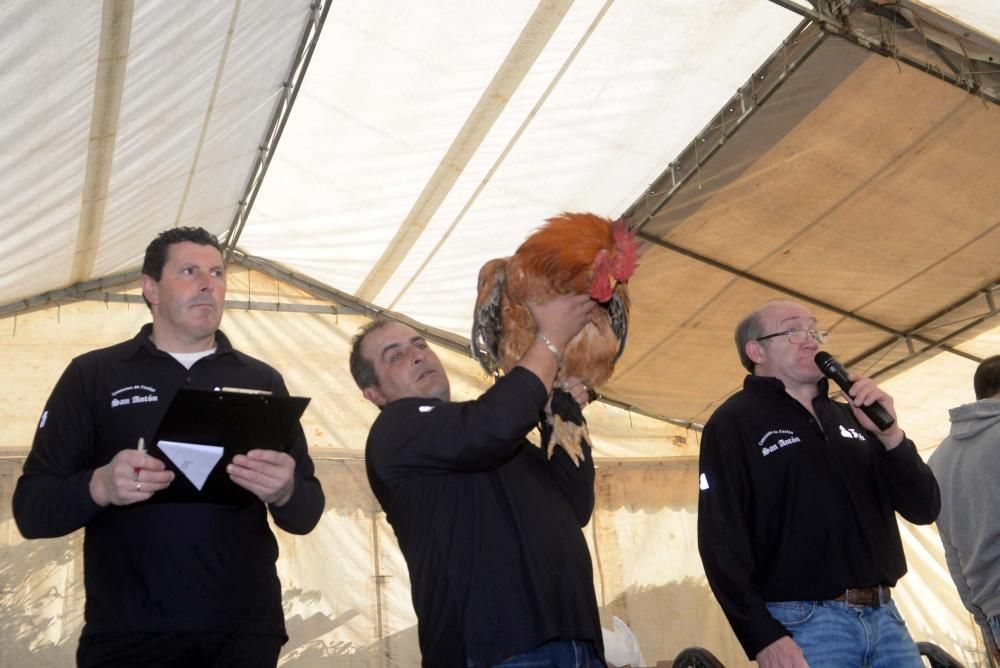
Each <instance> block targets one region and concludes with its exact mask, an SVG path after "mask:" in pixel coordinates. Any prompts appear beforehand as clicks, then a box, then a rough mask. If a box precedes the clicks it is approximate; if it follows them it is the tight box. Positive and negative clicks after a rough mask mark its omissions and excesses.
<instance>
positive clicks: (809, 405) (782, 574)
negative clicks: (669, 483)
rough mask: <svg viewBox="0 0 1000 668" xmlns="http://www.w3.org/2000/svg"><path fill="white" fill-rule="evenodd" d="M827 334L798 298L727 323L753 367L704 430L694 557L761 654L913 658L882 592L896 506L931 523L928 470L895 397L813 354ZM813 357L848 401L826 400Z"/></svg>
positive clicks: (897, 566) (782, 662) (744, 639)
mask: <svg viewBox="0 0 1000 668" xmlns="http://www.w3.org/2000/svg"><path fill="white" fill-rule="evenodd" d="M825 339H826V332H824V331H822V330H817V329H816V319H815V318H813V316H812V315H811V314H810V312H809V311H808V310H807V309H806V308H805V307H803V306H801V305H799V304H796V303H792V302H785V301H774V302H768V303H766V304H764V305H762V306H760V307H759V308H757V309H756V310H755V311H753V312H752V313H751V314H750V315H748V316H747V317H746V318H744V320H743V321H742V322H741V323H740V324H739V326H738V327H737V328H736V346H737V351H738V352H739V356H740V360H741V362H742V363H743V366H744V367H745V368H746V369H747V370H748V371H749V372H750V375H749V376H747V377H746V379H745V380H744V383H743V389H742V390H741V391H740V392H737V393H736V394H734V395H733V396H732V397H730V398H729V399H728V400H726V402H725V403H723V404H722V405H721V406H720V407H719V408H718V409H717V410H716V411H715V413H714V414H713V415H712V417H711V418H710V419H709V421H708V423H707V424H706V425H705V430H704V433H703V436H702V443H701V459H700V474H701V475H700V477H699V487H700V493H699V503H698V547H699V551H700V552H701V558H702V563H703V564H704V566H705V573H706V575H707V576H708V582H709V584H710V585H711V587H712V591H713V592H714V593H715V596H716V598H717V599H718V600H719V604H720V605H721V606H722V609H723V612H725V614H726V617H727V619H728V620H729V623H730V625H731V626H732V628H733V631H734V632H735V633H736V636H737V638H738V639H739V641H740V643H741V644H742V645H743V648H744V650H745V651H746V653H747V656H748V657H749V658H751V659H756V660H757V661H758V663H759V664H760V665H761V666H764V667H769V666H811V667H812V668H817V666H831V667H833V666H836V667H837V668H843V667H845V666H862V665H880V666H914V667H916V666H922V665H923V663H922V662H921V659H920V656H919V653H918V650H917V647H916V645H915V643H914V642H913V639H912V638H911V637H910V635H909V633H908V632H907V630H906V626H905V624H904V622H903V620H902V618H901V617H900V615H899V612H898V610H897V609H896V606H895V604H894V603H893V602H892V593H891V587H892V586H893V585H895V584H896V581H897V580H898V579H899V578H900V577H901V576H902V575H903V574H904V573H905V572H906V560H905V558H904V556H903V546H902V543H901V541H900V537H899V529H898V527H897V525H896V517H895V513H897V512H898V513H899V514H900V515H902V516H903V517H904V518H906V519H907V520H909V521H910V522H913V523H915V524H930V523H931V522H933V521H934V520H935V518H936V517H937V514H938V511H939V510H940V507H941V500H940V493H939V491H938V486H937V482H936V481H935V479H934V475H933V474H932V473H931V471H930V469H929V468H928V467H927V465H926V464H925V463H924V462H923V460H922V459H921V458H920V455H919V454H917V451H916V448H915V447H914V445H913V442H912V441H910V440H909V439H908V438H906V435H905V434H904V433H903V430H902V429H901V428H900V427H899V425H898V424H897V423H896V421H895V411H894V408H893V403H892V397H890V396H889V395H888V394H886V393H885V392H884V391H882V390H881V389H879V387H878V386H877V385H875V383H874V381H872V380H871V379H870V378H865V377H863V376H860V375H857V374H850V375H849V376H848V375H847V372H846V371H844V370H843V367H841V366H840V365H839V363H837V362H836V360H834V359H832V358H829V356H825V354H821V355H820V358H819V359H818V360H817V359H816V358H817V353H819V352H820V351H819V348H820V344H821V343H823V341H824V340H825ZM817 362H819V363H820V364H822V366H823V367H824V370H825V372H826V373H827V374H828V375H829V376H830V377H831V378H833V379H835V380H838V382H840V383H841V384H842V385H843V386H846V387H847V388H848V389H846V390H845V394H846V397H845V398H846V399H847V400H849V402H850V403H849V404H847V403H840V402H837V401H833V400H832V399H830V397H829V396H828V393H829V387H828V382H827V379H826V378H824V377H823V373H824V372H823V371H821V370H820V368H819V366H817ZM871 416H874V418H875V419H874V420H873V418H872V417H871Z"/></svg>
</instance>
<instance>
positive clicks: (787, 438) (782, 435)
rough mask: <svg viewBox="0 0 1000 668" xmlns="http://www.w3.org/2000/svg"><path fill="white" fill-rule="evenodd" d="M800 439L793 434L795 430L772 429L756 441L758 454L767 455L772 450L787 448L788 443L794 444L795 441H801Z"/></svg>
mask: <svg viewBox="0 0 1000 668" xmlns="http://www.w3.org/2000/svg"><path fill="white" fill-rule="evenodd" d="M801 442H802V439H801V438H799V437H798V436H796V435H795V432H794V431H792V430H791V429H772V430H771V431H769V432H767V433H766V434H764V435H763V436H761V438H760V440H759V441H757V445H759V446H760V454H762V455H763V456H765V457H767V456H768V455H769V454H771V453H772V452H776V451H777V450H780V449H781V448H787V447H788V446H789V445H795V444H796V443H801Z"/></svg>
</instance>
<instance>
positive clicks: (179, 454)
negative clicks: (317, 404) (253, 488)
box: [150, 388, 309, 505]
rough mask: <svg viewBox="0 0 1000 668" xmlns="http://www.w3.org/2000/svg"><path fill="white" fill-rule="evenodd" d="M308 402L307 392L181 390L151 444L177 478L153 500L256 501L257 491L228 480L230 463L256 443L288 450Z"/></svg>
mask: <svg viewBox="0 0 1000 668" xmlns="http://www.w3.org/2000/svg"><path fill="white" fill-rule="evenodd" d="M308 403H309V398H308V397H289V396H275V395H271V394H269V393H264V392H257V391H244V390H238V389H234V388H225V389H224V390H214V391H213V390H193V389H188V388H184V389H181V390H179V391H178V392H177V394H176V395H175V396H174V398H173V400H172V401H171V402H170V405H169V406H168V407H167V412H166V414H165V415H164V416H163V419H162V420H161V421H160V426H159V427H158V428H157V432H156V437H155V438H154V439H153V445H152V447H151V448H150V454H151V455H153V456H155V457H156V458H158V459H160V460H161V461H163V463H164V464H166V466H167V468H168V469H170V470H172V471H173V472H174V474H175V476H174V480H173V482H171V483H170V486H169V487H167V488H166V489H164V490H161V491H159V492H157V493H156V494H154V495H153V496H152V498H151V499H150V501H151V502H153V503H156V502H202V503H220V504H228V505H242V504H244V503H249V502H252V501H253V500H254V499H255V498H256V497H255V496H254V495H253V494H252V493H251V492H249V491H247V490H245V489H243V488H242V487H240V486H238V485H236V484H235V483H234V482H233V481H232V480H230V478H229V475H228V473H226V465H228V464H229V462H231V461H232V459H233V457H234V456H236V455H237V454H245V453H247V452H248V451H250V450H253V449H257V448H266V449H270V450H281V451H283V450H286V449H287V448H288V445H289V444H290V443H291V442H292V440H293V439H295V437H296V436H297V430H298V429H299V417H300V416H301V415H302V412H303V411H304V410H305V408H306V406H307V405H308Z"/></svg>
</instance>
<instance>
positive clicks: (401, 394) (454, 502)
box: [351, 295, 604, 667]
mask: <svg viewBox="0 0 1000 668" xmlns="http://www.w3.org/2000/svg"><path fill="white" fill-rule="evenodd" d="M594 305H595V302H594V301H592V300H591V299H590V297H589V296H587V295H562V296H558V297H554V298H552V299H550V300H548V301H546V302H545V303H540V304H531V305H530V306H529V308H530V311H531V315H532V317H533V318H534V321H535V324H536V325H537V337H536V339H535V341H534V343H533V344H532V345H531V346H530V347H529V348H528V349H527V351H526V352H525V353H524V354H523V356H522V357H521V359H520V361H519V363H518V364H517V365H516V366H515V367H514V368H513V369H511V370H510V372H509V373H507V374H506V375H504V376H503V377H501V378H500V379H499V380H497V382H496V384H495V385H494V386H493V387H491V388H490V389H488V390H487V391H486V392H485V393H483V395H482V396H480V397H479V398H478V399H476V400H474V401H466V402H452V401H450V387H449V383H448V377H447V374H446V372H445V370H444V368H443V366H442V365H441V362H440V361H439V360H438V358H437V356H436V355H435V354H434V352H433V351H432V350H431V349H430V347H429V346H428V344H427V341H426V340H424V338H423V337H422V336H421V335H420V334H418V333H417V332H416V331H415V330H413V329H412V328H410V327H408V326H406V325H404V324H401V323H397V322H390V321H374V322H372V323H370V324H369V325H368V326H366V327H365V328H363V329H362V331H361V332H360V333H359V334H358V335H357V336H356V337H355V338H354V341H353V348H352V351H351V373H352V375H353V376H354V379H355V381H356V382H357V383H358V386H359V387H360V388H361V390H362V393H363V394H364V396H365V397H366V398H367V399H368V400H370V401H371V402H372V403H374V404H376V405H377V406H379V408H380V409H381V414H380V415H379V417H378V419H376V421H375V423H374V425H372V429H371V432H370V433H369V436H368V444H367V448H366V451H365V458H366V465H367V470H368V480H369V482H370V484H371V486H372V490H373V491H374V492H375V496H376V497H377V498H378V500H379V502H380V503H381V504H382V507H383V508H384V509H385V512H386V517H387V519H388V521H389V523H390V524H391V525H392V527H393V530H394V531H395V533H396V537H397V539H398V540H399V545H400V547H401V549H402V551H403V556H404V557H405V558H406V563H407V566H408V568H409V572H410V581H411V586H412V596H413V604H414V608H415V609H416V612H417V619H418V635H419V639H420V649H421V653H422V655H423V665H425V666H435V667H438V666H458V667H467V666H477V667H478V666H493V665H495V664H498V663H501V662H507V661H510V660H512V659H517V660H522V659H524V660H528V659H531V660H536V661H539V662H540V663H536V664H531V665H552V666H573V667H576V666H581V667H582V666H604V661H603V659H602V655H603V648H602V643H601V628H600V620H599V616H598V611H597V600H596V596H595V594H594V584H593V571H592V566H591V561H590V554H589V551H588V549H587V544H586V541H585V540H584V537H583V533H582V531H581V527H583V526H585V525H586V524H587V523H588V522H589V521H590V515H591V512H592V511H593V507H594V466H593V459H592V457H591V454H590V447H589V445H587V444H586V443H583V444H582V447H583V450H584V461H583V462H582V463H581V464H580V465H579V467H578V466H576V465H575V464H574V463H573V461H572V460H571V458H570V457H569V456H568V455H567V453H566V452H565V451H564V450H561V449H559V450H556V451H555V452H554V454H553V456H552V458H551V459H549V458H548V457H547V456H546V454H545V451H543V450H541V449H540V448H537V447H535V446H534V445H532V444H531V443H529V442H528V441H527V440H526V439H525V435H526V434H527V433H528V431H530V430H531V428H532V427H533V426H534V424H535V422H536V421H537V420H538V416H539V414H540V412H541V411H542V409H543V407H544V406H545V404H546V401H547V399H548V396H549V393H550V391H551V389H552V384H553V381H554V379H555V377H556V373H557V371H558V369H559V362H560V361H561V354H562V351H563V349H564V348H565V346H566V343H567V342H568V341H569V340H570V339H571V338H573V336H575V335H576V334H577V333H578V332H579V331H580V329H581V328H583V327H584V325H585V324H586V323H587V322H589V321H590V312H591V310H592V309H593V308H594ZM565 389H566V390H567V391H569V393H570V394H571V395H572V396H573V397H574V398H575V399H576V400H577V401H578V402H579V403H580V404H581V405H583V404H585V403H586V401H587V390H586V388H585V387H584V386H583V385H582V383H580V382H579V381H578V380H576V379H567V380H566V381H565ZM510 665H521V664H520V663H517V662H516V661H514V662H512V663H511V664H510Z"/></svg>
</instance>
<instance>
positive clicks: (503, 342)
mask: <svg viewBox="0 0 1000 668" xmlns="http://www.w3.org/2000/svg"><path fill="white" fill-rule="evenodd" d="M636 266H637V244H636V241H635V235H634V234H633V233H632V232H630V231H629V230H628V228H627V227H626V226H625V224H624V223H623V222H620V221H619V222H613V221H611V220H608V219H607V218H601V217H600V216H595V215H593V214H581V213H564V214H562V215H559V216H556V217H554V218H550V219H549V220H548V221H547V222H546V225H544V226H543V227H542V228H541V229H539V230H538V231H537V232H535V233H534V234H532V235H531V236H530V237H528V239H526V240H525V242H524V243H522V244H521V246H520V247H519V248H518V249H517V251H516V252H515V253H514V255H513V256H511V257H509V258H499V259H496V260H491V261H489V262H487V263H486V264H485V265H484V266H483V268H482V269H481V270H480V272H479V295H478V299H477V301H476V311H475V314H474V322H473V329H472V348H473V353H474V354H475V356H476V358H477V359H478V360H479V363H480V364H481V365H482V366H483V368H484V369H485V370H486V371H487V372H488V373H499V371H501V370H502V371H503V372H504V373H506V372H508V371H510V369H511V368H512V367H513V366H514V365H515V364H517V363H518V360H520V359H521V357H522V355H524V354H525V353H526V352H527V351H528V350H529V348H531V347H532V346H543V345H545V346H547V344H546V343H545V342H546V339H548V342H549V343H551V344H552V347H553V348H554V349H555V351H556V352H558V355H553V356H554V357H555V358H557V362H561V364H559V365H558V366H559V368H558V369H557V370H556V377H555V381H556V384H557V389H555V390H554V391H553V397H552V402H551V408H546V414H545V415H544V416H543V418H542V420H541V421H540V425H539V427H540V429H541V432H542V441H543V445H544V446H546V447H547V448H548V453H549V457H551V456H552V452H553V448H554V447H555V446H556V445H559V446H561V447H562V448H564V449H565V450H566V451H567V453H569V455H570V456H571V457H572V458H573V460H574V461H575V462H577V463H579V461H581V460H582V458H583V448H582V446H581V445H580V443H581V441H585V442H587V443H589V434H588V433H587V428H586V422H585V421H584V419H583V413H582V411H581V410H580V406H579V404H578V403H577V402H576V401H574V399H573V398H572V396H570V395H569V394H567V393H566V392H565V391H562V390H560V389H558V385H561V384H562V383H563V382H564V381H566V380H567V379H569V378H570V377H574V378H577V379H579V380H580V382H581V383H583V384H584V385H585V386H588V387H590V388H594V387H596V386H599V385H602V384H603V383H605V382H607V381H608V379H609V378H610V377H611V374H612V372H613V371H614V365H615V362H616V361H617V360H618V357H619V356H620V355H621V353H622V351H623V349H624V346H625V339H626V334H627V331H628V310H629V301H628V292H627V289H626V283H627V281H628V280H629V278H631V276H632V274H633V273H634V272H635V269H636ZM584 292H585V293H587V294H588V295H589V296H590V297H591V299H592V300H593V303H594V305H595V306H598V308H593V307H591V308H590V310H589V312H588V313H587V321H586V324H584V325H583V327H582V329H580V330H579V331H578V332H577V333H576V334H575V335H573V336H571V337H570V338H569V339H567V340H566V341H565V342H563V341H561V340H560V341H559V345H557V343H556V341H554V340H552V338H551V337H550V336H549V333H548V332H546V331H544V330H543V329H542V323H541V322H537V318H536V317H535V315H534V312H535V311H534V310H536V309H537V308H538V307H537V306H536V305H538V304H543V303H545V302H548V301H549V300H550V299H552V298H553V297H556V296H558V295H572V294H579V293H584ZM536 323H537V326H536Z"/></svg>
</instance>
